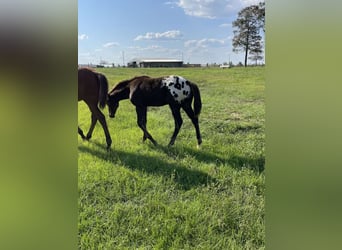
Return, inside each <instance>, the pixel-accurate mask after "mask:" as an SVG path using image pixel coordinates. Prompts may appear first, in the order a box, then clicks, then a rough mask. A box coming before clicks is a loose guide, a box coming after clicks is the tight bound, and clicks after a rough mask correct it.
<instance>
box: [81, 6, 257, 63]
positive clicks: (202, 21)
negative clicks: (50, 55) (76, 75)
mask: <svg viewBox="0 0 342 250" xmlns="http://www.w3.org/2000/svg"><path fill="white" fill-rule="evenodd" d="M259 2H260V0H144V1H141V0H123V1H119V0H79V1H78V63H79V64H90V63H92V64H99V63H101V62H104V63H107V64H112V63H114V64H115V65H116V66H117V65H127V62H129V61H131V60H133V59H135V58H169V59H179V60H183V61H184V63H196V64H207V63H209V64H212V63H217V64H222V63H225V62H229V61H232V62H233V63H234V64H237V63H238V62H243V61H244V60H243V58H244V54H243V53H235V52H233V51H232V38H233V29H232V22H233V21H234V20H236V18H237V14H238V12H239V11H240V10H241V9H243V8H244V7H247V6H250V5H252V4H258V3H259Z"/></svg>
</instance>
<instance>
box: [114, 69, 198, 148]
mask: <svg viewBox="0 0 342 250" xmlns="http://www.w3.org/2000/svg"><path fill="white" fill-rule="evenodd" d="M124 99H130V101H131V103H132V104H133V105H135V108H136V113H137V124H138V126H139V127H140V128H141V130H142V131H143V142H144V141H145V140H146V139H149V140H150V141H151V142H152V143H153V144H154V145H155V146H156V145H157V142H156V141H155V140H154V139H153V137H152V136H151V134H150V133H149V132H148V131H147V128H146V122H147V119H146V115H147V107H148V106H163V105H169V107H170V109H171V112H172V115H173V118H174V121H175V129H174V132H173V135H172V137H171V140H170V142H169V146H172V145H174V143H175V140H176V137H177V135H178V132H179V130H180V128H181V126H182V123H183V120H182V117H181V114H180V109H181V108H182V109H183V110H184V111H185V113H186V114H187V115H188V117H189V118H190V119H191V121H192V123H193V125H194V127H195V130H196V137H197V146H198V147H199V146H200V145H201V143H202V137H201V133H200V129H199V124H198V116H199V114H200V112H201V109H202V101H201V95H200V91H199V88H198V86H197V85H196V84H195V83H193V82H190V81H188V80H187V79H185V78H183V77H181V76H175V75H172V76H167V77H159V78H151V77H149V76H137V77H134V78H132V79H129V80H124V81H121V82H119V83H118V84H117V85H116V86H114V87H113V88H112V90H111V91H110V92H109V93H108V98H107V106H108V110H109V117H111V118H114V117H115V113H116V111H117V109H118V107H119V102H120V101H121V100H124ZM192 100H194V109H192V107H191V103H192Z"/></svg>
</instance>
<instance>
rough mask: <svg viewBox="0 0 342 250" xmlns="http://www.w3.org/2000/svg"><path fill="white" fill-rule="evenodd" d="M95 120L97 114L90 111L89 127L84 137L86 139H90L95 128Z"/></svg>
mask: <svg viewBox="0 0 342 250" xmlns="http://www.w3.org/2000/svg"><path fill="white" fill-rule="evenodd" d="M96 122H97V116H96V115H95V114H94V113H93V112H92V113H91V124H90V128H89V130H88V133H87V136H86V137H85V139H86V140H88V141H89V140H90V138H91V136H92V135H93V131H94V128H95V125H96Z"/></svg>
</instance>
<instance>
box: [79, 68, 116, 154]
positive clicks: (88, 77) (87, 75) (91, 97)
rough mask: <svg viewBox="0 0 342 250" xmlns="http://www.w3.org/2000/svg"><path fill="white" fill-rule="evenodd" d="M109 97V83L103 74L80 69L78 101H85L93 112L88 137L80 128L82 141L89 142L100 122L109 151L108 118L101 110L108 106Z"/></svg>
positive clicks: (110, 141) (110, 142) (110, 140)
mask: <svg viewBox="0 0 342 250" xmlns="http://www.w3.org/2000/svg"><path fill="white" fill-rule="evenodd" d="M107 95H108V81H107V78H106V77H105V76H104V75H103V74H101V73H98V72H95V71H93V70H91V69H88V68H79V69H78V101H84V102H85V103H86V104H87V105H88V107H89V110H90V112H91V125H90V128H89V131H88V133H87V136H85V135H84V134H83V131H82V129H81V128H80V127H78V134H79V135H80V136H81V137H82V139H84V140H89V139H90V138H91V136H92V133H93V130H94V128H95V125H96V122H97V120H99V122H100V123H101V125H102V128H103V131H104V134H105V136H106V142H107V149H109V148H110V146H111V144H112V139H111V137H110V134H109V131H108V127H107V123H106V118H105V116H104V114H103V113H102V112H101V110H100V109H103V108H104V107H105V106H106V103H107ZM99 108H100V109H99Z"/></svg>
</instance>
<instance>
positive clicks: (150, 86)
mask: <svg viewBox="0 0 342 250" xmlns="http://www.w3.org/2000/svg"><path fill="white" fill-rule="evenodd" d="M161 80H162V78H150V77H146V76H143V77H141V78H137V79H135V80H134V81H132V82H131V84H130V100H131V102H132V103H133V104H134V105H136V106H137V105H143V106H163V105H165V104H168V103H169V101H170V100H169V95H168V91H167V90H166V89H165V88H163V85H162V81H161Z"/></svg>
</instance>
